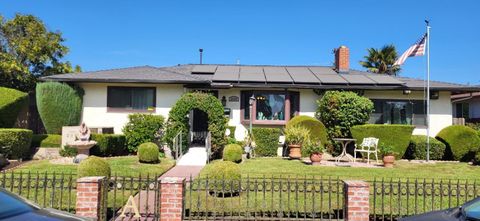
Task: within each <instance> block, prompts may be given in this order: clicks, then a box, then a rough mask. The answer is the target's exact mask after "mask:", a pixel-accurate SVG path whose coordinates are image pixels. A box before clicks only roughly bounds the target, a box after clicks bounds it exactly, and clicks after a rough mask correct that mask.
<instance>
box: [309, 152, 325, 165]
mask: <svg viewBox="0 0 480 221" xmlns="http://www.w3.org/2000/svg"><path fill="white" fill-rule="evenodd" d="M322 155H323V154H322V153H312V154H310V161H312V164H320V161H322Z"/></svg>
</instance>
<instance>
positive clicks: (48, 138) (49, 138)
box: [31, 134, 62, 148]
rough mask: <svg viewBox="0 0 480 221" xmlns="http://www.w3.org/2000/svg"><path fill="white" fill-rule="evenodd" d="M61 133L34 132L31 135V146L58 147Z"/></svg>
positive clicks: (60, 142) (60, 143)
mask: <svg viewBox="0 0 480 221" xmlns="http://www.w3.org/2000/svg"><path fill="white" fill-rule="evenodd" d="M61 145H62V135H58V134H34V135H33V136H32V145H31V146H32V148H37V147H58V148H59V147H60V146H61Z"/></svg>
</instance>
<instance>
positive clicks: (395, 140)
mask: <svg viewBox="0 0 480 221" xmlns="http://www.w3.org/2000/svg"><path fill="white" fill-rule="evenodd" d="M413 129H414V126H412V125H400V124H391V125H386V124H366V125H357V126H354V127H352V128H351V132H352V137H353V138H354V139H356V140H357V144H360V143H362V141H363V138H366V137H376V138H378V139H379V141H378V144H379V146H380V144H384V145H387V146H391V147H392V148H393V151H394V152H395V153H396V155H395V158H397V159H400V158H401V157H402V156H403V155H404V154H405V151H406V150H407V148H408V145H409V144H410V138H411V137H412V132H413Z"/></svg>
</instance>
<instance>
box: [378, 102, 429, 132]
mask: <svg viewBox="0 0 480 221" xmlns="http://www.w3.org/2000/svg"><path fill="white" fill-rule="evenodd" d="M372 101H373V105H374V110H373V113H372V114H371V115H370V120H369V123H372V124H409V125H419V126H424V125H426V114H425V113H426V110H425V105H424V101H422V100H372Z"/></svg>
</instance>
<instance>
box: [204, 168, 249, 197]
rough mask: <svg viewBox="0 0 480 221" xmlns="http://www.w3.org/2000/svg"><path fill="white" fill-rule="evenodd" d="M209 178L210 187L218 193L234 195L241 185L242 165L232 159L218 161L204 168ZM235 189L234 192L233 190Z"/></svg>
mask: <svg viewBox="0 0 480 221" xmlns="http://www.w3.org/2000/svg"><path fill="white" fill-rule="evenodd" d="M204 175H206V176H207V177H208V179H209V189H210V190H212V191H214V192H215V193H217V194H218V195H233V194H236V193H238V191H239V187H240V178H241V173H240V166H239V165H238V164H236V163H233V162H230V161H216V162H213V163H211V164H208V165H207V166H206V167H205V168H204ZM231 190H233V192H232V191H231Z"/></svg>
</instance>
